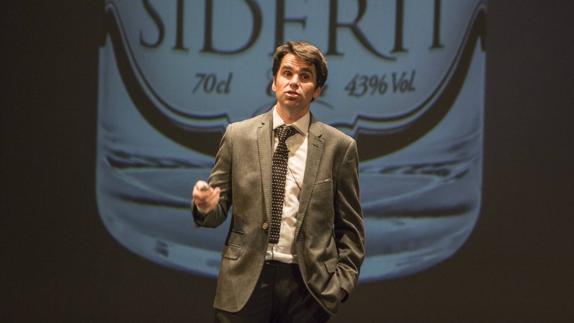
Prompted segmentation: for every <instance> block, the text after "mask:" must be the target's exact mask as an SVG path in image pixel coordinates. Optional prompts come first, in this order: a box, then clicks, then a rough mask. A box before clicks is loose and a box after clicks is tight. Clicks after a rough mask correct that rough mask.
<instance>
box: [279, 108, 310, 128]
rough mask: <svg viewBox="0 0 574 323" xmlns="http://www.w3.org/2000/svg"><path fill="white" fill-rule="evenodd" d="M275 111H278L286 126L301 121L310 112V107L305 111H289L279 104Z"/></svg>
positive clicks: (304, 109)
mask: <svg viewBox="0 0 574 323" xmlns="http://www.w3.org/2000/svg"><path fill="white" fill-rule="evenodd" d="M275 109H276V110H277V113H278V114H279V116H280V117H281V119H283V122H285V123H286V124H292V123H294V122H295V121H297V120H299V119H301V118H302V117H303V116H304V115H305V114H306V113H307V112H308V111H309V106H307V107H306V108H303V109H288V108H284V107H281V106H280V105H279V104H277V105H276V106H275Z"/></svg>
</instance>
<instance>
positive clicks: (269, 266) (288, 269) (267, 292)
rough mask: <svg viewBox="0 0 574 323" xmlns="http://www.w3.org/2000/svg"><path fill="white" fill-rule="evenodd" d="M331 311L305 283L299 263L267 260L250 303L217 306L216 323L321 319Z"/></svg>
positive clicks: (315, 322) (298, 322) (313, 322)
mask: <svg viewBox="0 0 574 323" xmlns="http://www.w3.org/2000/svg"><path fill="white" fill-rule="evenodd" d="M329 318H330V315H329V314H328V313H327V312H326V311H325V310H324V309H323V308H322V307H321V305H319V303H318V302H317V301H316V300H315V299H314V298H313V296H312V295H311V294H310V293H309V291H308V290H307V288H306V287H305V283H304V282H303V279H302V278H301V273H300V272H299V268H298V267H297V265H293V264H285V263H281V262H277V261H266V262H265V265H264V266H263V270H262V271H261V275H260V276H259V280H258V281H257V286H256V287H255V290H254V291H253V294H252V295H251V297H250V298H249V300H248V301H247V304H246V305H245V306H244V307H243V308H242V309H241V310H240V311H239V312H236V313H230V312H225V311H222V310H218V309H215V322H216V323H243V322H245V323H295V322H296V323H307V322H308V323H321V322H327V321H328V320H329Z"/></svg>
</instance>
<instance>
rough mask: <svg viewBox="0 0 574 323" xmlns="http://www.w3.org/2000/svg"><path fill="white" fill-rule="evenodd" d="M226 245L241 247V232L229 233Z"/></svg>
mask: <svg viewBox="0 0 574 323" xmlns="http://www.w3.org/2000/svg"><path fill="white" fill-rule="evenodd" d="M227 245H234V246H238V247H241V246H242V245H243V232H241V231H231V232H230V233H229V237H228V238H227Z"/></svg>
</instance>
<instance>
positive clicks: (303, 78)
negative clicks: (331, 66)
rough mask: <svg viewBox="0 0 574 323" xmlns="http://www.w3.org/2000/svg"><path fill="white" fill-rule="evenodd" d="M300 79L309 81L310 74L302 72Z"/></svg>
mask: <svg viewBox="0 0 574 323" xmlns="http://www.w3.org/2000/svg"><path fill="white" fill-rule="evenodd" d="M301 79H302V80H303V81H309V79H311V76H310V75H309V74H302V75H301Z"/></svg>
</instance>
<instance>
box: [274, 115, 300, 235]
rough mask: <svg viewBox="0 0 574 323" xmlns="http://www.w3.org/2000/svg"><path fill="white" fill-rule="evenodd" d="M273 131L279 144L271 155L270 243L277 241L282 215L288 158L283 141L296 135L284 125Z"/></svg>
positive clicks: (290, 128)
mask: <svg viewBox="0 0 574 323" xmlns="http://www.w3.org/2000/svg"><path fill="white" fill-rule="evenodd" d="M275 131H276V133H277V138H278V139H279V143H278V144H277V148H275V152H274V153H273V166H272V176H273V182H272V184H273V186H272V195H271V196H272V199H271V229H270V230H269V242H270V243H277V242H278V241H279V231H280V229H281V215H282V214H283V201H284V200H285V176H286V175H287V159H288V158H289V150H288V149H287V145H286V144H285V140H287V138H289V137H291V136H292V135H294V134H295V133H297V131H296V130H295V129H294V128H293V127H289V126H285V125H282V126H280V127H278V128H277V129H275Z"/></svg>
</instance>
